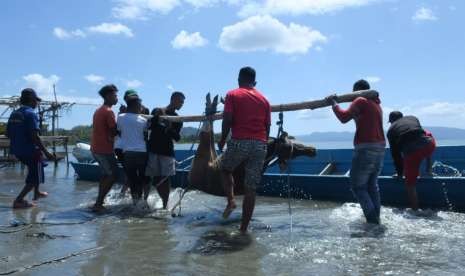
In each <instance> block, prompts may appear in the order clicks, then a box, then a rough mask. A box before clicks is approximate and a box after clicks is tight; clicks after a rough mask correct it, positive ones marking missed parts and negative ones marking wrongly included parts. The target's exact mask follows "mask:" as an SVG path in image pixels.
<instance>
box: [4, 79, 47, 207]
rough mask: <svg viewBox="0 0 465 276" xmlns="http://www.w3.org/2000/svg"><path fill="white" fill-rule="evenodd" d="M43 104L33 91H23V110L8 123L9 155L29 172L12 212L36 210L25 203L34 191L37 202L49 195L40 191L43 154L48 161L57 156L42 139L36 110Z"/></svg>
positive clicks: (16, 111)
mask: <svg viewBox="0 0 465 276" xmlns="http://www.w3.org/2000/svg"><path fill="white" fill-rule="evenodd" d="M40 101H41V99H40V98H39V97H38V96H37V93H36V92H35V91H34V90H33V89H31V88H26V89H24V90H23V91H21V98H20V103H21V107H20V108H19V109H17V110H15V111H13V112H12V113H11V115H10V118H9V119H8V124H7V135H8V138H10V153H11V154H13V155H14V156H16V158H18V159H19V160H20V161H21V162H22V163H23V164H24V165H26V166H27V169H28V172H27V177H26V185H25V186H24V188H23V190H22V191H21V192H20V193H19V195H18V196H17V197H16V199H15V201H14V202H13V208H29V207H33V206H35V204H34V203H33V202H28V201H27V200H25V199H24V197H25V196H26V195H27V194H28V193H29V192H30V191H32V189H34V197H33V199H34V200H37V199H39V198H41V197H46V196H47V195H48V194H47V193H46V192H41V191H40V190H39V184H40V183H43V182H44V169H43V164H44V161H43V158H42V153H44V154H45V156H46V157H47V158H48V159H55V156H54V155H52V154H51V153H50V152H48V150H47V149H46V148H45V147H44V145H43V143H42V141H41V140H40V137H39V131H40V128H39V117H38V116H37V114H36V113H35V112H34V109H35V108H36V107H37V105H38V103H39V102H40Z"/></svg>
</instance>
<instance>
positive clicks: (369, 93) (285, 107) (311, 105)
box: [144, 90, 379, 122]
mask: <svg viewBox="0 0 465 276" xmlns="http://www.w3.org/2000/svg"><path fill="white" fill-rule="evenodd" d="M378 95H379V93H378V92H377V91H376V90H362V91H357V92H351V93H346V94H343V95H340V96H337V98H336V101H337V102H338V103H346V102H352V101H353V100H355V99H356V98H358V97H364V98H367V99H370V98H376V97H378ZM327 106H330V104H329V103H327V102H326V100H325V99H321V100H315V101H307V102H298V103H288V104H278V105H272V106H271V112H281V111H296V110H302V109H311V110H313V109H317V108H322V107H327ZM144 117H146V118H151V117H152V116H151V115H145V116H144ZM222 118H223V113H216V114H214V115H211V116H205V115H192V116H160V119H162V120H166V121H170V122H200V121H204V120H207V119H209V120H221V119H222Z"/></svg>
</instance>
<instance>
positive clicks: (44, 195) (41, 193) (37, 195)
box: [34, 192, 48, 200]
mask: <svg viewBox="0 0 465 276" xmlns="http://www.w3.org/2000/svg"><path fill="white" fill-rule="evenodd" d="M47 196H48V193H47V192H37V193H35V194H34V200H38V199H39V198H44V197H47Z"/></svg>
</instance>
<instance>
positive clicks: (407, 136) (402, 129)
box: [387, 116, 432, 154]
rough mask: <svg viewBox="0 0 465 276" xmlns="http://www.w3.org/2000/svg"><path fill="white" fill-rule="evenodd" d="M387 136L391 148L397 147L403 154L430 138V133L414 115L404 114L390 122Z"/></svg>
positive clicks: (415, 148)
mask: <svg viewBox="0 0 465 276" xmlns="http://www.w3.org/2000/svg"><path fill="white" fill-rule="evenodd" d="M387 137H388V140H389V144H390V145H391V149H392V148H394V149H397V148H398V149H399V150H400V151H401V152H403V153H404V154H408V153H410V152H413V151H415V150H417V149H419V148H421V147H423V146H425V145H427V144H428V143H430V142H431V140H432V135H431V133H429V132H426V131H425V130H424V129H423V128H422V126H421V124H420V121H419V120H418V118H417V117H415V116H404V117H402V118H400V119H398V120H396V121H395V122H393V123H392V124H391V126H390V127H389V130H388V133H387Z"/></svg>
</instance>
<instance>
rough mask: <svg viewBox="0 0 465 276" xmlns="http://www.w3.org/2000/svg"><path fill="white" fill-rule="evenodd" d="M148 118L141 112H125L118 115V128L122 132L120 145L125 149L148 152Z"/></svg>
mask: <svg viewBox="0 0 465 276" xmlns="http://www.w3.org/2000/svg"><path fill="white" fill-rule="evenodd" d="M147 122H148V121H147V119H145V118H144V117H142V116H141V115H140V114H134V113H123V114H120V115H118V120H117V121H116V128H117V129H118V131H119V133H120V135H121V136H120V137H119V139H118V140H119V141H118V145H119V148H121V149H122V150H123V152H125V151H137V152H147V145H146V142H145V139H144V132H145V131H146V130H147V127H148V123H147Z"/></svg>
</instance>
